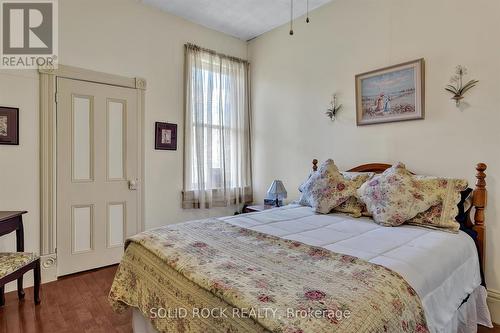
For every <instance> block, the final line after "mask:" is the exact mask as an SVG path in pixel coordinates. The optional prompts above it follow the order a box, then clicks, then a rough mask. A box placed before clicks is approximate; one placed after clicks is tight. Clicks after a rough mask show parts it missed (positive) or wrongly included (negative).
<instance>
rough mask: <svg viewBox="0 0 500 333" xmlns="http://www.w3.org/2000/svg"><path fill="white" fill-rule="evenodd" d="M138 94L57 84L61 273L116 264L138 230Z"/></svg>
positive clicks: (76, 83)
mask: <svg viewBox="0 0 500 333" xmlns="http://www.w3.org/2000/svg"><path fill="white" fill-rule="evenodd" d="M138 124H140V119H139V113H138V107H137V92H136V90H135V89H130V88H122V87H116V86H110V85H105V84H99V83H93V82H86V81H78V80H72V79H62V78H58V79H57V260H58V275H59V276H61V275H66V274H71V273H75V272H80V271H84V270H88V269H93V268H97V267H102V266H107V265H111V264H115V263H118V262H119V261H120V259H121V256H122V254H123V245H124V239H125V238H126V237H127V236H131V235H134V234H136V233H137V232H138V231H139V229H140V227H139V225H140V224H139V223H138V222H139V220H138V219H139V217H138V211H139V210H138V207H139V206H138V205H140V196H139V194H138V190H140V189H139V184H140V179H139V177H140V175H139V172H138V171H139V163H140V156H139V147H138V142H139V132H140V130H139V128H138Z"/></svg>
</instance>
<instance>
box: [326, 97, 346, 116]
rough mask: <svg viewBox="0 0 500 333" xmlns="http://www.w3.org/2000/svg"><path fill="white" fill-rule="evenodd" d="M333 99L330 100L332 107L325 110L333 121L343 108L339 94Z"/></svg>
mask: <svg viewBox="0 0 500 333" xmlns="http://www.w3.org/2000/svg"><path fill="white" fill-rule="evenodd" d="M332 97H333V98H332V101H331V102H330V107H329V108H328V109H327V111H326V112H325V113H326V115H327V116H328V118H330V120H331V121H334V120H335V117H337V113H338V112H339V111H340V109H342V104H340V105H338V103H337V95H335V94H334V95H333V96H332Z"/></svg>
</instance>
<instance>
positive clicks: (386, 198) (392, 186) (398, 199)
mask: <svg viewBox="0 0 500 333" xmlns="http://www.w3.org/2000/svg"><path fill="white" fill-rule="evenodd" d="M356 194H357V197H358V198H359V199H360V200H361V201H362V202H364V203H365V204H366V207H367V211H368V212H369V213H370V214H371V215H372V216H373V219H374V221H375V222H377V223H379V224H381V225H385V226H399V225H401V224H403V223H404V222H406V221H408V220H410V219H412V218H414V217H415V216H416V215H417V214H419V213H422V212H425V211H426V210H428V209H429V208H431V207H432V206H435V205H437V204H439V202H440V201H441V200H440V199H441V196H440V194H441V192H440V191H436V190H435V188H434V187H433V186H432V183H431V182H427V181H424V180H422V179H419V178H418V177H416V176H413V175H412V174H411V173H410V172H409V171H408V170H407V169H406V167H405V165H404V164H403V163H397V164H395V165H393V166H392V167H390V168H389V169H387V170H385V171H384V172H383V173H382V174H380V175H376V176H374V177H373V178H372V179H371V180H370V181H368V182H366V183H364V184H363V185H362V186H361V187H360V188H359V189H358V190H357V193H356Z"/></svg>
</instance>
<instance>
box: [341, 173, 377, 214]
mask: <svg viewBox="0 0 500 333" xmlns="http://www.w3.org/2000/svg"><path fill="white" fill-rule="evenodd" d="M374 175H375V173H373V172H349V171H342V176H344V178H345V179H348V180H351V181H353V182H354V186H355V187H356V190H357V189H359V188H360V187H361V185H363V184H364V183H365V182H366V181H368V180H369V179H371V178H372V177H373V176H374ZM333 210H334V211H336V212H340V213H346V214H349V215H351V216H353V217H361V216H362V215H363V211H366V205H365V204H364V203H363V202H362V201H360V200H359V199H358V198H357V197H356V196H355V195H354V196H352V197H350V198H349V199H347V201H345V202H344V203H342V204H340V206H338V207H335V208H334V209H333Z"/></svg>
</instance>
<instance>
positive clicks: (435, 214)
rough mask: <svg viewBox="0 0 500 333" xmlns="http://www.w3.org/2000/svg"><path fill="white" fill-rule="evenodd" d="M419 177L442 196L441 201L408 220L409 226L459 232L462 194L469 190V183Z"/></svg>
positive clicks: (458, 180)
mask: <svg viewBox="0 0 500 333" xmlns="http://www.w3.org/2000/svg"><path fill="white" fill-rule="evenodd" d="M417 177H418V178H419V179H421V180H423V181H426V182H428V183H430V184H431V186H433V187H434V190H435V191H436V192H438V193H439V194H440V197H441V200H440V202H439V203H438V204H437V205H435V206H432V207H431V208H429V209H428V210H426V211H425V212H422V213H419V214H417V215H416V216H415V217H414V218H412V219H410V220H408V224H411V225H418V226H421V227H426V228H430V229H440V230H444V231H450V232H458V230H459V229H460V221H457V217H458V216H459V212H460V211H459V210H460V209H459V204H460V202H461V201H462V192H465V191H466V189H467V186H468V183H467V181H466V180H465V179H446V178H438V177H427V176H417ZM469 195H470V192H469ZM464 222H465V221H464Z"/></svg>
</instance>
